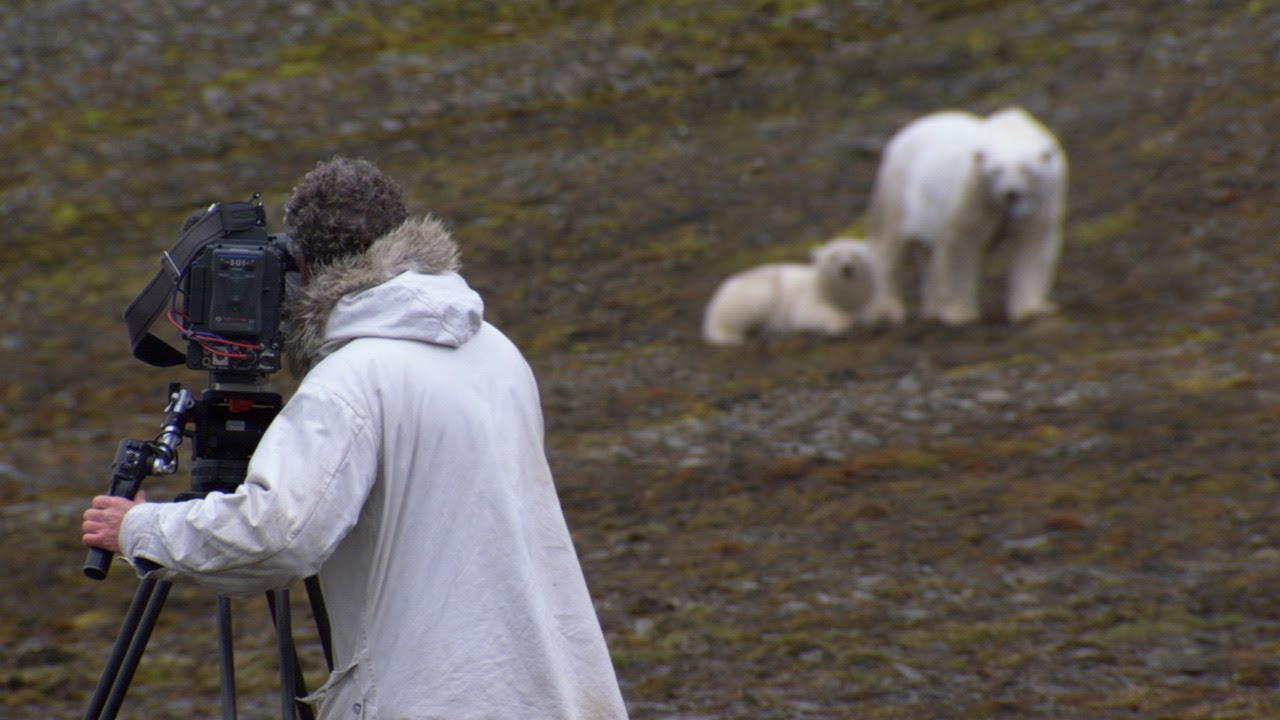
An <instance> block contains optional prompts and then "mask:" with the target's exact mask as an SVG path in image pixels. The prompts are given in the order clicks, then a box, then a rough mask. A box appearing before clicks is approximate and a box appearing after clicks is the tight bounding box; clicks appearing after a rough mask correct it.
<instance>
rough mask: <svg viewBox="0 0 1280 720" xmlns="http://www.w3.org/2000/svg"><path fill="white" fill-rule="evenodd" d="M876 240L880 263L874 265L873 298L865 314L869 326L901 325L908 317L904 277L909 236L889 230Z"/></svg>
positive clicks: (863, 314)
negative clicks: (902, 286)
mask: <svg viewBox="0 0 1280 720" xmlns="http://www.w3.org/2000/svg"><path fill="white" fill-rule="evenodd" d="M873 242H874V243H875V246H874V247H875V252H876V256H877V259H878V260H879V262H877V263H875V267H874V271H875V273H876V277H875V279H874V280H873V281H872V283H871V287H872V291H871V299H870V300H869V301H868V302H867V306H866V308H865V309H864V310H863V311H862V313H861V317H862V320H863V322H865V323H867V324H869V325H878V324H881V323H887V324H890V325H898V324H900V323H901V322H902V321H903V320H905V319H906V317H907V310H906V305H905V304H903V302H902V290H901V278H900V275H901V264H902V254H903V250H904V249H906V244H907V243H906V239H905V238H903V237H900V236H898V235H896V234H893V233H888V234H886V236H885V237H882V238H875V239H874V240H873Z"/></svg>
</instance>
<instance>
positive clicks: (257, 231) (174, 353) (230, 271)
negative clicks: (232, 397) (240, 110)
mask: <svg viewBox="0 0 1280 720" xmlns="http://www.w3.org/2000/svg"><path fill="white" fill-rule="evenodd" d="M259 197H260V196H259V195H258V194H254V196H253V197H252V198H250V199H249V200H248V201H244V202H227V203H218V204H214V205H212V206H210V208H209V209H208V210H207V211H205V212H204V213H203V214H201V215H197V216H193V217H192V218H190V219H188V222H187V223H186V226H185V227H184V230H183V232H182V233H181V235H180V237H179V239H178V242H177V243H176V244H175V245H174V246H173V247H172V248H170V249H169V250H168V251H167V252H165V253H164V256H163V268H162V270H161V271H160V272H159V273H157V274H156V276H155V277H154V278H153V279H152V281H151V283H150V284H148V285H147V287H146V288H145V289H144V290H143V291H142V293H140V294H139V295H138V296H137V298H135V299H134V301H133V303H131V304H130V305H129V307H128V309H126V310H125V324H126V325H127V326H128V329H129V338H130V342H131V345H132V348H133V354H134V356H135V357H137V358H138V359H139V360H142V361H143V362H145V363H148V364H150V365H155V366H157V367H168V366H172V365H177V364H180V363H182V362H185V363H186V365H187V367H189V368H191V369H193V370H207V371H209V372H210V373H212V374H213V376H214V378H215V379H216V380H219V381H233V382H246V381H248V382H253V381H255V380H256V379H257V378H258V377H260V376H262V375H267V374H270V373H274V372H276V371H278V370H279V369H280V355H281V352H282V350H283V347H284V334H285V333H284V307H285V300H286V297H287V295H288V292H289V289H290V287H291V286H292V285H293V284H294V283H296V278H297V269H298V268H297V263H296V261H295V260H294V258H293V255H292V254H291V252H290V241H289V237H288V235H284V234H276V235H272V234H268V233H267V221H266V212H265V210H264V209H263V206H262V203H261V202H259ZM179 296H181V297H182V303H181V307H179V305H178V298H179ZM165 305H168V308H167V310H166V308H165ZM162 311H164V312H165V315H166V317H167V318H168V320H169V322H170V323H171V324H172V325H173V326H174V327H176V328H177V329H178V332H179V334H180V335H181V337H182V338H183V339H184V340H186V341H187V347H186V351H185V352H181V351H179V350H176V349H174V348H173V347H172V346H170V345H169V344H168V343H166V342H164V341H163V340H160V339H159V338H158V337H156V336H155V335H153V334H151V333H150V332H149V330H148V329H149V328H150V326H151V324H152V323H154V322H155V320H156V319H157V318H158V317H159V315H160V314H161V312H162Z"/></svg>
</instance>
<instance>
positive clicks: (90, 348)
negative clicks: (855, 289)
mask: <svg viewBox="0 0 1280 720" xmlns="http://www.w3.org/2000/svg"><path fill="white" fill-rule="evenodd" d="M149 5H150V4H148V3H142V4H139V5H138V6H137V7H134V4H132V3H129V2H122V3H120V4H117V5H113V6H112V7H113V8H123V9H122V10H118V12H121V13H123V14H122V15H119V16H115V15H110V13H112V12H117V10H114V9H103V8H95V7H91V6H90V4H87V3H86V4H84V5H83V6H76V5H75V4H68V5H67V7H69V8H71V10H70V12H73V13H79V16H75V17H71V18H67V17H63V18H57V19H59V20H60V21H61V22H62V24H63V25H67V26H76V27H79V28H81V33H80V34H81V37H80V38H78V40H79V42H77V43H76V44H74V45H73V44H70V43H68V42H66V36H65V35H59V34H57V33H53V32H52V31H51V32H50V37H51V38H53V40H55V41H60V42H50V43H48V44H47V46H46V47H47V48H48V49H46V50H44V51H42V53H38V54H36V55H33V56H32V57H31V58H30V60H31V61H32V62H29V63H28V64H27V65H26V66H25V67H26V68H27V69H26V70H25V71H24V72H15V73H14V74H11V76H6V77H8V78H9V79H8V80H6V84H5V85H3V86H0V89H3V91H4V92H5V93H7V95H6V98H7V99H8V103H7V104H6V112H7V113H8V114H7V115H6V117H7V118H11V119H12V122H6V123H5V125H4V130H3V132H0V208H2V209H3V212H4V214H5V216H6V220H7V224H8V227H9V231H8V232H7V234H6V235H5V237H4V238H2V239H0V278H3V287H2V288H0V306H3V307H4V313H3V315H0V352H3V353H4V362H5V366H4V367H5V370H6V373H5V374H4V377H2V378H0V500H4V501H5V503H6V507H5V510H4V512H3V515H0V535H2V537H3V540H4V542H5V546H6V548H8V551H7V552H6V558H7V559H6V561H5V564H4V566H3V567H4V570H5V573H6V574H7V575H8V576H9V578H10V579H9V580H7V581H6V590H4V591H3V593H0V644H3V645H4V646H5V647H6V648H9V649H10V651H9V652H7V653H5V655H4V657H3V658H2V659H0V687H3V688H4V690H5V692H4V693H0V715H3V716H4V717H6V718H9V717H12V718H28V717H29V718H37V717H38V718H46V717H51V716H65V715H71V714H73V713H76V712H78V711H79V709H81V708H82V706H83V703H84V702H85V699H86V696H87V693H88V692H89V691H90V690H91V689H92V685H93V682H94V681H95V680H96V675H97V672H98V670H99V669H100V668H101V665H102V663H103V662H104V661H105V657H106V652H107V647H108V645H109V642H110V640H111V639H112V636H113V635H114V627H115V625H116V623H117V622H118V621H119V618H120V616H121V614H122V613H123V611H124V608H125V605H126V603H127V599H128V597H129V594H130V593H131V592H132V590H133V587H134V582H133V580H132V579H131V578H130V577H128V573H126V572H124V571H123V570H122V569H120V568H117V569H116V570H115V571H113V574H112V576H111V577H110V578H109V579H108V580H107V581H106V582H104V583H101V584H94V583H90V582H88V581H86V580H84V579H83V577H82V576H81V575H80V570H79V566H80V563H81V559H82V557H83V554H82V549H81V548H80V547H79V546H78V545H77V532H76V531H77V527H78V515H79V510H80V509H81V507H82V506H83V504H84V503H85V502H86V501H87V499H88V497H89V496H90V495H92V494H93V493H95V492H98V491H99V490H100V489H101V488H103V487H104V486H105V482H106V480H107V467H106V466H107V463H108V462H109V460H110V458H111V456H112V453H113V451H114V446H115V443H116V441H117V440H118V439H120V438H123V437H150V436H151V435H153V434H154V433H155V430H156V427H157V424H158V421H159V420H160V414H161V413H160V410H161V406H162V404H163V401H164V398H163V394H164V391H165V388H166V385H167V383H168V382H170V381H175V380H178V381H182V382H184V383H186V384H188V385H189V386H192V387H200V386H201V385H203V383H204V380H205V378H204V377H203V376H201V375H200V374H198V373H185V372H181V371H179V372H173V371H168V370H158V369H154V368H148V367H145V366H142V365H141V364H140V363H138V362H137V361H135V360H133V359H132V358H130V357H129V356H128V350H127V347H126V343H125V335H124V331H123V327H122V326H121V323H120V321H119V313H120V310H121V309H122V308H123V307H124V305H125V304H126V303H127V302H128V301H129V300H130V299H131V298H132V296H133V295H134V294H135V293H136V292H137V291H138V290H139V289H140V288H141V286H142V284H143V283H144V282H145V280H146V278H147V277H149V276H150V274H152V273H153V272H154V271H155V270H157V269H158V268H159V252H160V250H162V249H163V248H164V247H165V246H166V245H167V244H168V243H169V242H170V239H171V238H172V235H173V231H174V229H175V228H176V227H177V225H178V224H179V222H180V221H181V218H182V217H184V216H185V215H186V214H187V212H189V210H190V209H191V208H193V207H198V206H200V205H202V204H205V203H207V202H210V201H212V200H222V199H239V198H243V197H245V196H247V195H248V194H249V193H251V192H254V191H261V192H263V194H264V198H265V200H266V202H267V204H268V207H269V208H270V209H272V210H273V211H275V212H276V214H275V215H273V217H272V219H273V221H275V220H277V219H278V217H279V215H278V210H279V207H280V205H281V203H282V201H283V198H284V197H285V196H287V193H288V192H289V188H290V187H291V184H292V182H293V181H294V180H295V179H296V178H297V177H298V176H300V175H301V174H302V173H303V172H305V171H306V170H307V169H308V168H309V167H310V166H311V165H312V164H313V163H314V162H315V161H317V160H319V159H321V158H324V157H327V156H329V155H332V154H333V153H336V152H341V153H345V154H353V155H365V156H368V157H371V158H373V159H375V160H377V161H378V162H379V163H380V164H382V165H383V166H384V167H386V168H387V169H388V170H389V171H390V172H392V173H393V174H394V175H396V176H397V177H398V178H400V179H401V180H402V181H403V182H404V184H405V185H406V188H407V190H408V192H409V194H410V199H411V201H412V204H413V205H414V207H415V209H416V210H418V211H423V212H426V211H430V212H433V213H436V214H438V215H440V216H441V217H443V218H445V219H446V220H447V221H449V222H450V223H451V224H452V225H453V227H454V229H455V231H456V234H457V235H458V237H459V239H460V241H461V242H462V244H463V247H464V261H465V263H466V269H465V272H466V274H467V276H468V278H469V279H470V280H471V281H472V282H473V284H475V285H476V286H477V288H478V289H479V290H480V291H481V292H482V293H483V294H484V296H485V298H486V302H487V303H488V311H487V312H488V315H489V317H490V319H491V320H493V321H494V322H495V323H497V324H498V325H499V326H501V327H502V328H503V329H504V330H505V331H506V332H508V333H509V334H510V335H511V336H512V337H513V338H514V339H515V340H516V341H517V343H518V344H519V345H520V346H521V347H522V348H524V349H525V350H526V352H527V353H528V355H529V357H530V360H531V362H532V364H533V365H534V368H535V371H536V372H537V374H538V376H539V378H540V381H541V383H542V387H543V397H544V405H545V412H546V416H547V424H548V431H549V434H548V446H549V448H550V452H551V459H552V463H553V466H554V468H555V470H556V475H557V482H558V484H559V486H560V488H561V493H562V497H563V501H564V505H565V509H566V514H567V515H568V518H569V521H570V525H571V527H572V528H573V529H574V532H575V540H576V542H577V545H578V549H579V552H580V554H581V555H582V557H583V562H584V567H585V570H586V572H587V576H588V580H589V582H590V585H591V587H592V590H593V594H594V596H595V598H596V600H597V605H598V607H599V609H600V614H601V620H602V622H603V624H604V627H605V629H606V632H607V633H608V635H609V641H610V646H611V649H612V651H613V654H614V658H615V661H616V663H617V667H618V672H619V676H620V678H621V680H622V682H623V687H624V692H625V694H626V696H627V699H628V701H629V703H630V705H631V708H632V714H633V716H634V717H636V718H651V717H652V718H658V717H690V716H710V717H743V718H746V717H750V718H792V717H861V718H902V717H929V718H952V717H954V718H994V717H1000V718H1005V717H1007V718H1135V717H1142V718H1205V719H1207V718H1269V717H1277V716H1280V701H1278V700H1277V699H1276V698H1277V695H1276V691H1277V685H1278V684H1280V662H1278V661H1277V660H1276V657H1277V656H1276V652H1277V650H1280V605H1277V603H1276V602H1275V598H1276V596H1277V592H1278V591H1280V534H1278V533H1277V530H1276V529H1275V528H1276V526H1277V523H1276V520H1277V511H1276V509H1275V508H1276V503H1275V499H1276V494H1277V490H1278V489H1280V462H1277V460H1276V458H1275V456H1274V452H1275V450H1274V448H1275V432H1274V429H1273V428H1274V427H1275V425H1276V423H1277V421H1280V394H1277V393H1276V392H1275V391H1274V390H1273V388H1275V387H1276V386H1277V381H1278V380H1280V362H1277V358H1278V357H1280V333H1278V331H1277V324H1276V318H1277V309H1278V303H1277V299H1276V298H1277V297H1278V294H1277V290H1278V289H1280V288H1278V286H1280V283H1278V282H1277V279H1276V273H1275V270H1274V268H1276V267H1277V266H1278V263H1277V260H1278V259H1280V258H1278V257H1277V255H1280V250H1278V249H1277V248H1278V247H1280V246H1277V245H1276V243H1275V236H1276V232H1277V228H1280V203H1277V202H1276V192H1275V190H1276V188H1277V184H1278V183H1280V170H1277V166H1276V163H1275V162H1274V160H1275V151H1274V148H1275V146H1276V138H1275V131H1274V128H1275V127H1277V126H1278V125H1280V102H1277V98H1280V80H1277V77H1276V76H1275V73H1274V63H1273V62H1270V61H1271V60H1274V59H1275V58H1276V57H1277V56H1278V55H1277V53H1280V47H1278V46H1277V41H1276V38H1277V37H1280V29H1278V25H1277V23H1278V16H1277V13H1276V11H1275V8H1274V7H1272V4H1271V3H1266V2H1251V3H1245V4H1239V5H1234V6H1230V7H1227V6H1224V5H1222V4H1218V3H1210V2H1192V3H1176V4H1175V3H1166V2H1158V1H1156V0H1152V1H1150V2H1138V3H1127V4H1114V3H1088V2H1086V3H1073V4H1045V3H1032V2H949V3H944V2H928V3H911V4H907V3H892V2H891V3H879V4H877V3H849V4H837V3H815V2H754V3H741V2H729V1H728V0H724V1H717V2H706V3H639V4H631V5H627V6H626V7H620V6H617V5H616V4H607V3H595V2H577V3H455V4H452V5H451V6H450V7H445V6H443V5H442V6H439V7H438V8H437V9H435V10H427V9H420V8H405V7H398V8H396V9H394V10H389V8H388V7H387V6H386V4H384V3H378V2H350V3H343V4H341V5H342V8H343V9H340V10H334V11H332V12H331V11H329V10H325V9H320V8H319V7H316V8H314V9H313V11H314V13H316V14H314V15H305V14H298V13H300V12H302V11H300V10H299V9H298V7H295V6H292V5H288V4H277V3H256V2H247V1H244V2H232V3H223V4H222V6H224V7H225V9H226V14H225V15H224V16H223V24H222V25H221V26H220V27H223V28H224V31H225V32H226V33H228V34H229V36H230V37H234V38H235V39H236V40H237V41H238V42H239V47H240V48H241V52H240V53H237V54H231V55H229V54H228V53H227V52H225V47H226V46H225V42H226V39H225V38H221V39H220V38H214V37H212V36H211V35H209V34H208V33H207V31H206V30H202V29H201V28H207V27H210V25H209V24H207V23H204V24H201V23H197V22H196V21H195V20H194V19H183V18H177V17H174V16H172V15H166V14H163V13H158V14H156V15H155V16H154V17H147V16H146V13H147V12H148V11H147V10H145V9H140V8H143V6H149ZM424 8H425V6H424ZM48 11H49V12H55V10H54V9H49V10H48ZM125 11H130V12H132V13H133V14H132V15H130V14H129V12H125ZM21 12H24V13H30V14H31V18H32V22H37V21H40V20H45V21H47V20H49V19H50V18H49V17H48V16H45V15H41V14H40V13H41V12H43V11H42V10H40V8H39V6H38V5H37V4H30V5H27V6H24V7H23V8H22V10H21ZM139 13H141V14H139ZM72 20H75V21H77V22H75V23H72V22H71V21H72ZM251 20H252V22H250V21H251ZM255 22H256V23H268V24H269V25H270V26H271V27H276V28H278V29H279V34H278V35H276V34H269V33H268V34H264V33H263V32H262V31H261V30H262V26H260V25H256V24H254V23H255ZM37 36H38V34H37V35H31V36H25V35H24V36H23V37H37ZM24 42H27V41H24ZM20 46H22V45H21V43H20V42H17V41H16V40H15V42H14V43H10V47H13V48H17V47H20ZM91 50H94V51H95V52H90V51H91ZM11 52H16V51H13V50H11ZM36 59H38V60H40V62H38V63H35V62H34V60H36ZM2 71H3V70H2V69H0V72H2ZM108 89H109V90H110V92H107V90H108ZM1013 102H1016V103H1020V104H1023V105H1025V106H1027V107H1028V108H1029V109H1031V110H1032V111H1033V112H1035V113H1036V114H1038V115H1040V116H1041V117H1042V118H1043V119H1044V120H1045V121H1046V122H1047V124H1049V125H1050V126H1051V127H1053V128H1054V129H1055V130H1057V131H1058V133H1059V134H1060V135H1061V137H1062V140H1063V142H1064V144H1065V146H1066V148H1067V150H1068V153H1069V156H1070V158H1071V173H1072V179H1071V195H1070V211H1069V215H1068V226H1067V248H1066V251H1065V253H1064V258H1063V264H1062V269H1061V273H1060V280H1059V283H1058V286H1057V288H1056V291H1055V296H1056V299H1057V300H1058V301H1059V303H1060V305H1061V308H1062V312H1061V315H1060V317H1058V318H1054V319H1049V320H1046V321H1043V322H1040V323H1036V324H1033V325H1029V326H1016V327H1011V326H1008V325H1006V324H1004V323H1003V322H1002V321H1001V319H1000V317H999V295H998V290H997V286H998V284H997V282H996V281H997V280H998V277H996V276H994V275H993V277H992V284H991V291H990V293H989V295H988V297H986V298H985V300H986V307H987V309H988V317H987V318H986V320H985V321H984V322H983V323H982V324H980V325H978V326H975V327H972V328H965V329H962V330H954V329H943V328H937V327H930V326H926V325H922V324H919V323H910V324H908V325H906V326H904V327H902V328H898V329H893V330H885V331H878V332H870V331H867V332H859V333H857V334H855V335H854V336H853V337H850V338H847V339H842V340H817V339H813V338H807V337H784V338H764V339H761V340H760V341H759V342H756V343H754V344H752V345H750V346H748V347H746V348H743V349H741V350H733V351H721V350H713V349H709V348H706V347H704V346H702V345H701V344H700V342H699V340H698V336H697V328H698V316H699V313H700V310H701V307H702V304H703V302H705V300H706V298H707V297H708V296H709V294H710V291H711V290H712V289H713V288H714V286H715V283H716V282H717V281H718V280H719V279H720V278H722V277H724V275H726V274H727V273H729V272H732V271H733V270H736V269H739V268H741V267H744V266H747V265H751V264H755V263H759V262H766V261H774V260H793V259H794V260H801V259H803V258H804V256H805V254H806V253H807V250H808V248H809V247H810V246H811V245H815V244H817V243H820V242H822V241H824V240H826V239H828V238H829V237H832V236H834V235H837V234H841V233H843V232H849V231H852V232H856V231H857V228H858V227H859V224H858V223H859V218H860V216H861V213H862V210H863V208H864V206H865V200H866V194H867V191H868V190H869V188H870V183H871V178H872V176H873V174H874V170H875V165H876V161H877V159H878V148H879V147H880V145H881V144H882V143H883V142H884V141H885V140H886V139H887V138H888V137H889V136H890V135H891V134H892V132H893V131H894V130H895V129H896V128H897V127H899V126H900V125H901V124H902V123H903V122H905V121H906V120H908V119H910V118H911V117H913V116H915V115H918V114H921V113H923V112H927V111H929V110H932V109H936V108H939V107H965V108H968V109H972V110H975V111H986V110H992V109H995V108H998V107H1000V106H1002V105H1004V104H1007V103H1013ZM280 384H281V385H282V386H283V389H285V390H287V388H288V385H289V382H288V381H287V380H284V379H281V383H280ZM1000 391H1003V392H1000ZM855 431H861V432H863V433H866V434H869V435H871V436H873V437H871V438H870V439H868V438H865V437H862V436H860V435H857V434H856V432H855ZM823 433H826V435H824V434H823ZM832 433H835V434H836V435H838V436H839V437H840V438H843V440H841V441H840V442H837V441H836V440H832V439H831V437H829V436H830V435H831V434H832ZM873 441H874V442H873ZM842 443H844V444H842ZM185 482H186V481H185V479H184V478H183V477H181V476H179V477H177V478H169V479H155V480H154V482H153V484H152V487H153V488H154V493H155V496H158V497H159V498H160V499H163V498H165V497H167V496H168V495H169V494H171V493H173V492H177V491H180V490H182V489H184V488H185V484H184V483H185ZM295 599H296V598H295ZM237 613H238V617H239V618H241V621H240V623H239V624H238V629H237V644H238V648H239V650H238V653H239V657H240V658H241V662H242V664H243V667H242V671H241V686H240V689H241V692H242V694H243V695H244V696H245V703H246V705H247V708H246V709H245V710H244V711H243V712H244V714H243V715H242V716H245V717H270V716H274V714H275V712H276V707H277V703H276V701H275V699H274V698H273V696H272V694H271V693H272V692H273V688H274V683H275V670H274V667H273V665H272V660H271V653H272V645H271V638H270V632H269V630H268V629H267V627H268V626H267V621H266V619H265V610H264V609H263V608H262V607H261V603H245V604H241V605H237ZM297 615H298V617H297V618H296V619H295V624H296V625H297V626H299V627H300V628H302V630H301V631H300V632H302V633H303V634H304V646H305V650H306V653H307V657H306V659H307V661H308V664H307V666H308V668H309V680H310V681H311V684H312V685H313V686H315V685H318V683H319V681H320V680H321V678H320V676H319V675H318V674H317V672H316V668H317V667H318V665H319V663H318V660H317V657H318V656H317V654H316V651H315V647H314V643H313V642H310V640H309V639H305V633H306V631H305V627H306V623H307V616H306V610H305V607H303V604H302V602H301V600H300V599H299V600H298V612H297ZM212 648H213V645H212V599H211V598H210V597H208V596H207V595H206V594H205V593H203V592H201V591H199V590H196V589H193V588H180V589H179V590H177V591H175V595H174V597H173V598H172V599H171V600H170V603H169V609H168V610H167V611H166V613H165V616H164V619H163V622H162V624H161V626H160V628H159V629H158V630H157V636H156V638H155V640H153V647H152V649H151V650H150V651H149V652H148V654H147V657H146V658H145V662H144V667H143V669H142V671H141V674H140V676H139V678H138V679H137V681H136V683H135V690H134V692H133V693H132V694H131V697H130V702H131V703H136V704H135V705H132V706H131V707H133V708H136V712H137V714H140V715H145V716H146V717H154V718H167V717H174V718H177V717H191V716H199V715H213V714H215V710H214V709H213V708H214V706H215V704H216V699H217V693H216V687H217V681H216V670H215V664H214V654H213V650H212Z"/></svg>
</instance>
